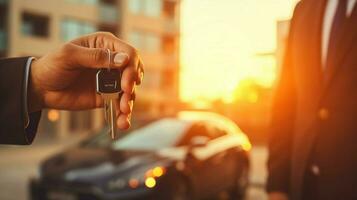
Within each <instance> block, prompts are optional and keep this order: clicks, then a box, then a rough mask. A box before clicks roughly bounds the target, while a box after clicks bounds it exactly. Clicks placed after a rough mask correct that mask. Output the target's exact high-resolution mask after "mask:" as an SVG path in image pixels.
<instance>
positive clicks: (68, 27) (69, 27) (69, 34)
mask: <svg viewBox="0 0 357 200" xmlns="http://www.w3.org/2000/svg"><path fill="white" fill-rule="evenodd" d="M96 31H97V27H96V26H95V25H94V24H91V23H89V22H83V21H80V20H75V19H65V20H63V21H62V24H61V36H62V39H63V40H64V41H68V40H72V39H74V38H77V37H79V36H81V35H85V34H89V33H93V32H96Z"/></svg>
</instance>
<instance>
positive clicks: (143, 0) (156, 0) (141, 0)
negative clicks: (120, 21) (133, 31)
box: [128, 0, 163, 17]
mask: <svg viewBox="0 0 357 200" xmlns="http://www.w3.org/2000/svg"><path fill="white" fill-rule="evenodd" d="M128 2H129V10H130V12H131V13H133V14H143V15H146V16H150V17H159V16H160V15H161V11H162V7H163V5H162V0H130V1H128Z"/></svg>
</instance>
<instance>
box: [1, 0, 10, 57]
mask: <svg viewBox="0 0 357 200" xmlns="http://www.w3.org/2000/svg"><path fill="white" fill-rule="evenodd" d="M3 3H4V4H1V3H0V57H4V56H5V50H6V46H7V33H6V28H7V26H6V24H7V19H8V17H7V16H8V15H7V11H8V7H7V5H5V1H4V0H3Z"/></svg>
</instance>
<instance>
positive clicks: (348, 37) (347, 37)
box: [325, 5, 357, 90]
mask: <svg viewBox="0 0 357 200" xmlns="http://www.w3.org/2000/svg"><path fill="white" fill-rule="evenodd" d="M356 25H357V5H355V7H354V9H353V12H352V14H351V16H350V17H349V18H348V20H347V21H346V22H345V24H344V26H343V32H342V34H340V35H339V39H338V40H339V41H340V42H339V44H338V45H337V48H336V49H337V51H336V53H335V55H334V58H333V59H332V62H331V63H330V64H329V65H328V66H327V69H326V72H325V73H326V74H325V77H326V80H325V90H326V89H327V88H328V86H329V85H330V84H331V81H332V79H333V78H334V77H335V76H336V73H337V72H338V71H339V70H340V69H341V68H342V67H343V60H344V58H345V56H346V55H347V54H348V52H349V50H350V47H351V46H352V45H353V40H354V39H356V37H357V26H356Z"/></svg>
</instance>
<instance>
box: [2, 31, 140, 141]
mask: <svg viewBox="0 0 357 200" xmlns="http://www.w3.org/2000/svg"><path fill="white" fill-rule="evenodd" d="M108 49H109V50H111V52H112V55H113V56H111V57H112V60H111V64H110V63H109V60H108V57H109V55H108V51H107V50H108ZM109 64H110V65H111V67H112V68H115V69H121V70H123V72H122V73H123V74H122V79H121V86H122V91H123V94H122V95H121V98H120V99H119V100H118V105H119V106H118V108H117V109H118V112H117V113H119V115H118V116H117V117H118V120H117V125H118V128H121V129H127V128H128V127H129V126H130V117H131V112H132V108H133V101H134V97H135V84H140V83H141V81H142V78H143V64H142V62H141V60H140V58H139V56H138V54H137V52H136V50H135V49H134V48H133V47H132V46H130V45H128V44H126V43H125V42H123V41H121V40H119V39H118V38H116V37H115V36H114V35H113V34H111V33H104V32H99V33H94V34H91V35H87V36H83V37H81V38H78V39H75V40H73V41H71V42H69V43H67V44H65V45H63V46H62V47H61V48H59V49H58V50H56V51H53V52H50V53H48V54H47V55H45V56H43V57H41V58H39V59H36V58H32V57H23V58H8V59H1V60H0V96H1V98H0V144H31V142H32V141H33V139H34V137H35V134H36V130H37V126H38V123H39V119H40V116H41V110H42V109H44V108H53V109H65V110H82V109H91V108H97V107H101V106H102V105H103V100H102V98H101V96H100V95H99V94H97V93H96V89H95V75H96V72H97V71H98V69H99V68H106V67H108V66H109Z"/></svg>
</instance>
